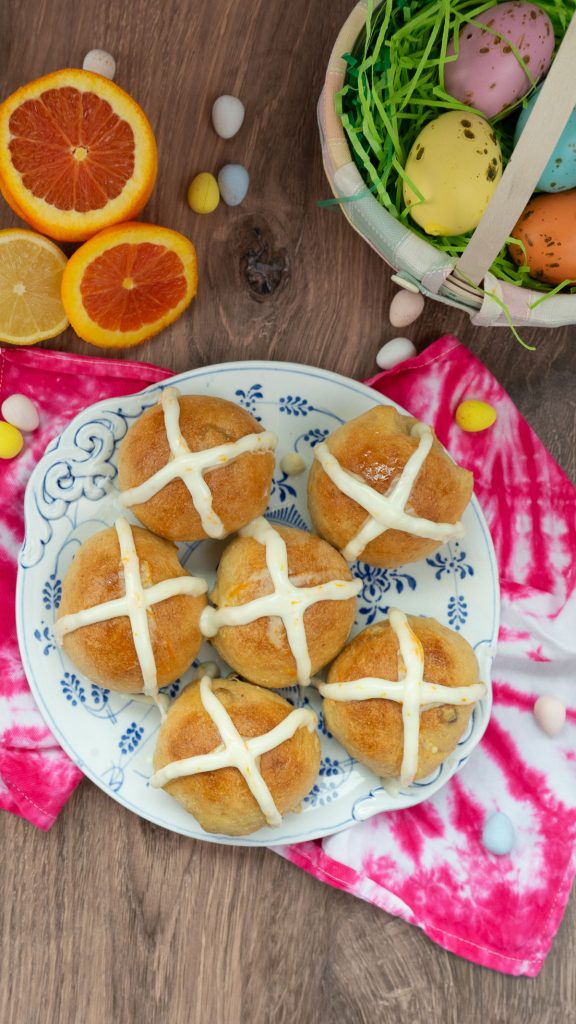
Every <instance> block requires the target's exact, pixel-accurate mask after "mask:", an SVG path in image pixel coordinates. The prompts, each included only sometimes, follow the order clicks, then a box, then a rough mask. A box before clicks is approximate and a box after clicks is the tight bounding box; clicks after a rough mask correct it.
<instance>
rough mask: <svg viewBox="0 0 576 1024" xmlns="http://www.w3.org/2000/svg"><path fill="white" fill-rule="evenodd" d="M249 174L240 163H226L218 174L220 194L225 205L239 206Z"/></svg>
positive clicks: (245, 190)
mask: <svg viewBox="0 0 576 1024" xmlns="http://www.w3.org/2000/svg"><path fill="white" fill-rule="evenodd" d="M249 184H250V175H249V174H248V171H247V170H246V168H245V167H243V166H242V164H226V166H225V167H223V168H222V170H221V171H220V173H219V175H218V185H219V186H220V195H221V196H222V199H223V200H224V202H225V203H226V205H227V206H239V205H240V203H241V202H242V201H243V200H244V199H245V198H246V193H247V191H248V185H249Z"/></svg>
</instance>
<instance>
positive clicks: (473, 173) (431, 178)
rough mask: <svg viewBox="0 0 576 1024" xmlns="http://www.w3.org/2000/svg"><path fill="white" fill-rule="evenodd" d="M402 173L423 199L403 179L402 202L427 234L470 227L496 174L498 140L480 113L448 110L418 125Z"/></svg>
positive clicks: (499, 172) (477, 219)
mask: <svg viewBox="0 0 576 1024" xmlns="http://www.w3.org/2000/svg"><path fill="white" fill-rule="evenodd" d="M406 174H407V176H408V178H409V179H410V181H411V182H412V183H413V184H414V185H415V187H416V188H417V189H418V190H419V191H420V193H421V194H422V195H423V196H424V202H421V201H420V200H419V199H418V196H417V195H416V193H415V192H414V191H413V189H412V188H410V186H409V185H408V184H407V183H406V182H405V183H404V202H405V203H406V205H407V206H408V207H410V216H411V217H412V218H413V219H414V220H415V221H416V223H417V224H419V225H420V227H421V228H423V229H424V231H426V233H427V234H429V235H462V234H465V232H467V231H473V229H474V228H475V227H476V225H477V224H478V223H479V222H480V220H481V219H482V215H483V213H484V210H485V209H486V207H487V206H488V203H489V202H490V199H491V198H492V194H493V192H494V189H495V188H496V185H497V184H498V182H499V180H500V178H501V177H502V154H501V152H500V146H499V144H498V139H497V138H496V136H495V134H494V132H493V131H492V128H491V127H490V125H489V124H488V122H487V121H485V120H484V118H483V117H480V116H479V115H478V114H467V113H466V112H465V111H464V112H462V111H461V110H451V111H449V112H448V113H447V114H442V115H441V116H440V117H437V118H436V119H435V120H434V121H431V122H430V124H427V125H426V126H425V127H424V128H423V129H422V131H421V132H420V134H419V136H418V138H417V139H416V142H415V143H414V145H413V146H412V149H411V150H410V154H409V156H408V160H407V161H406Z"/></svg>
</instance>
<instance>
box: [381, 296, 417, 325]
mask: <svg viewBox="0 0 576 1024" xmlns="http://www.w3.org/2000/svg"><path fill="white" fill-rule="evenodd" d="M423 309H424V296H423V295H420V293H418V295H414V294H413V293H412V292H409V291H401V292H396V295H395V296H394V297H393V299H392V302H391V303H390V312H389V314H388V315H389V317H390V323H391V324H392V326H393V327H408V324H412V323H414V321H415V320H417V319H418V317H419V316H420V315H421V314H422V310H423Z"/></svg>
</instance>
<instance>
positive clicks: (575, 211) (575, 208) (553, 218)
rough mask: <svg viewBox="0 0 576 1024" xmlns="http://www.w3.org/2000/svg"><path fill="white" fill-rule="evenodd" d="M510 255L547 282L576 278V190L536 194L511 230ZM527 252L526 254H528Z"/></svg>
mask: <svg viewBox="0 0 576 1024" xmlns="http://www.w3.org/2000/svg"><path fill="white" fill-rule="evenodd" d="M512 237H513V238H518V239H519V240H520V241H521V242H522V243H523V246H524V251H523V250H522V249H521V248H520V247H519V246H517V245H514V244H513V243H512V244H511V245H509V247H508V250H509V252H510V256H511V257H512V259H513V260H514V262H515V263H516V264H518V266H519V267H522V266H524V265H525V264H527V265H528V268H529V272H530V276H531V277H534V278H535V279H536V280H537V281H545V282H546V283H547V284H561V283H562V282H563V281H576V189H570V191H568V192H555V193H553V194H546V193H540V194H539V195H537V196H533V197H532V199H531V200H530V202H529V203H528V206H527V207H526V209H525V210H524V213H523V214H522V216H521V217H520V219H519V221H518V223H517V224H516V226H515V228H514V229H513V231H512ZM525 254H526V255H525Z"/></svg>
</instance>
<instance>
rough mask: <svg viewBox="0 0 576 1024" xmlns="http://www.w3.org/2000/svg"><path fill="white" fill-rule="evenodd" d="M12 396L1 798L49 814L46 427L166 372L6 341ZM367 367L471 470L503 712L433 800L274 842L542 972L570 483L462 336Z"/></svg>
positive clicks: (40, 819) (563, 829)
mask: <svg viewBox="0 0 576 1024" xmlns="http://www.w3.org/2000/svg"><path fill="white" fill-rule="evenodd" d="M0 360H1V370H0V374H1V375H0V399H2V398H4V397H5V396H6V395H7V394H9V393H12V392H14V391H23V392H25V393H28V394H30V395H31V397H33V398H34V399H35V400H36V401H37V402H38V404H39V405H40V408H41V412H42V425H41V430H40V432H39V433H38V434H37V435H35V436H34V437H33V439H32V441H31V444H30V447H29V448H28V450H27V451H26V453H25V454H24V455H23V456H20V457H19V458H18V459H17V460H15V461H14V462H13V463H5V464H4V466H3V468H2V469H1V470H0V494H2V498H3V504H2V510H1V512H0V529H1V544H2V559H3V562H4V564H5V566H6V570H7V571H6V572H4V571H3V573H2V580H1V583H0V610H1V611H2V617H3V622H4V623H5V629H4V637H3V644H2V651H1V653H0V658H1V661H0V668H1V669H2V672H1V675H0V807H3V808H4V809H6V810H10V811H13V812H15V813H17V814H20V815H22V816H23V817H25V818H27V819H28V820H30V821H32V822H33V823H34V824H36V825H39V826H40V827H41V828H49V827H50V825H51V824H52V822H53V821H54V818H55V816H56V814H57V813H58V811H59V809H60V807H61V806H62V805H63V804H64V802H65V801H66V799H67V797H68V796H69V795H70V793H71V792H72V790H73V789H74V787H75V785H76V784H77V782H78V781H79V778H80V775H79V773H78V771H77V769H76V768H75V767H74V766H72V765H71V764H70V762H68V760H67V758H66V757H65V755H64V754H63V753H62V752H61V751H60V750H59V749H58V748H57V747H55V745H54V741H53V739H52V737H51V736H50V734H49V732H48V730H47V729H46V727H45V726H44V724H43V722H42V719H41V718H40V716H39V714H38V711H37V710H36V708H35V707H34V705H33V702H32V699H31V696H30V693H29V691H28V687H27V684H26V681H25V679H24V676H23V673H22V669H21V666H20V662H19V658H18V648H17V644H16V636H15V629H14V613H13V593H14V582H15V574H16V553H17V550H18V546H19V544H20V542H21V538H22V523H21V516H22V496H23V490H24V487H25V483H26V479H27V477H28V475H29V473H30V471H31V469H32V467H33V465H34V463H35V461H36V459H37V458H38V457H39V455H40V454H41V452H42V450H43V448H44V447H45V445H46V443H47V442H48V440H49V439H50V438H51V437H53V436H54V435H55V434H56V433H58V432H59V431H60V430H61V429H62V427H63V426H64V424H65V423H66V422H67V421H68V420H69V419H70V418H71V417H72V416H73V415H75V414H76V413H77V412H78V411H79V410H80V409H82V408H84V407H85V406H86V405H88V404H90V403H92V402H95V401H98V400H99V399H101V398H104V397H107V396H109V395H116V394H126V393H128V392H130V391H135V390H138V389H139V388H141V387H143V386H145V385H146V384H148V383H151V382H153V381H155V380H159V379H161V378H163V377H165V376H168V374H167V373H166V371H163V370H158V369H156V368H155V367H150V366H145V365H143V364H137V363H126V362H117V363H116V362H112V361H110V360H100V359H82V358H81V357H71V356H66V355H62V354H59V353H54V352H50V353H45V352H41V351H35V352H31V351H17V352H14V351H12V350H11V351H9V352H6V351H5V350H4V351H2V350H0ZM368 383H370V384H372V385H373V386H375V387H377V388H378V390H380V391H382V392H383V393H384V394H386V395H388V396H389V397H390V398H393V399H395V400H396V401H398V402H399V403H400V404H402V405H404V406H406V408H408V409H409V410H410V411H411V412H412V413H413V414H414V415H416V416H420V417H422V418H423V419H425V420H427V421H428V422H430V423H432V424H433V425H434V426H435V429H436V431H437V433H438V436H439V437H440V438H441V440H442V441H443V442H444V443H445V444H446V445H447V447H448V448H449V449H450V451H451V452H452V453H453V454H454V456H455V457H456V458H457V459H458V461H459V462H461V463H462V464H464V465H466V466H468V467H469V468H470V469H472V470H473V471H474V472H475V476H476V493H477V495H478V497H479V499H480V502H481V504H482V505H483V507H484V511H485V513H486V516H487V518H488V521H489V524H490V527H491V529H492V535H493V537H494V543H495V546H496V552H497V555H498V559H499V563H500V570H501V577H502V578H501V586H502V629H501V632H500V643H499V649H498V657H497V659H496V662H495V667H494V680H495V682H494V713H493V717H492V720H491V722H490V725H489V728H488V731H487V733H486V736H485V738H484V739H483V741H482V744H481V745H480V747H479V748H478V749H477V750H476V751H475V753H474V755H473V756H472V758H471V760H470V761H469V763H468V764H467V765H466V766H465V768H464V769H463V770H462V772H461V773H460V774H459V775H458V777H456V778H454V779H452V780H451V782H450V783H449V784H448V785H447V786H446V787H445V788H444V789H443V790H442V791H441V792H440V793H438V794H437V795H436V796H435V797H433V798H432V799H431V800H430V801H428V802H427V803H426V804H422V805H420V806H419V807H416V808H413V809H412V810H405V811H399V812H394V813H391V814H383V815H379V816H378V817H376V818H374V819H372V820H371V821H368V822H365V823H362V824H358V825H356V826H354V828H352V829H349V830H348V831H347V832H344V833H340V834H339V835H336V836H331V837H329V838H328V839H324V840H322V841H319V842H315V843H304V844H300V845H298V846H293V847H290V848H282V849H278V851H277V852H279V853H282V854H283V856H285V857H288V858H289V859H290V860H291V861H292V862H293V863H295V864H298V865H299V866H301V867H303V868H304V869H305V870H306V871H308V872H310V873H311V874H314V875H315V876H316V877H317V878H320V879H322V880H323V881H325V882H328V883H329V884H331V885H334V886H337V887H339V888H342V889H345V890H346V891H348V892H351V893H354V894H355V895H357V896H359V897H361V898H362V899H366V900H370V901H371V902H373V903H375V904H377V905H378V906H380V907H382V908H383V909H385V910H387V911H388V912H389V913H391V914H396V915H398V916H400V917H402V918H404V920H406V921H408V922H410V923H412V924H416V925H419V926H420V927H421V928H423V929H424V931H425V932H426V933H427V934H428V935H429V936H430V938H432V939H434V940H435V941H436V942H438V943H439V944H440V945H442V946H444V947H445V948H446V949H449V950H451V951H452V952H455V953H458V954H460V955H461V956H463V957H466V958H467V959H469V960H473V961H475V962H477V963H480V964H483V965H485V966H487V967H492V968H494V969H497V970H500V971H504V972H506V973H510V974H527V975H535V974H537V973H538V971H539V969H540V967H541V966H542V962H543V960H544V958H545V956H546V953H547V952H548V949H549V947H550V944H551V941H552V938H553V936H554V934H555V932H556V930H557V928H558V925H559V923H560V920H561V917H562V913H563V910H564V907H565V905H566V901H567V899H568V895H569V891H570V885H571V881H572V878H573V875H574V871H575V868H576V863H575V852H574V851H575V848H576V842H575V840H576V749H575V748H576V744H575V738H576V708H575V699H574V693H575V689H576V686H575V683H574V680H575V679H576V630H575V629H574V622H575V614H576V595H575V586H574V584H575V573H576V570H575V562H576V560H575V555H576V516H575V507H574V496H575V492H574V488H573V487H572V485H571V484H570V482H569V481H568V480H567V479H566V477H565V476H564V474H563V473H562V472H561V470H560V469H559V467H558V466H557V465H556V463H555V462H554V461H553V459H552V458H551V457H550V456H549V455H548V454H547V452H546V451H545V449H544V448H543V446H542V445H541V444H540V442H539V441H538V439H537V438H536V437H535V435H534V434H533V432H532V431H531V430H530V428H529V427H528V425H527V424H526V423H525V422H524V420H523V419H522V417H521V416H520V414H519V413H518V411H517V410H516V408H515V407H514V405H513V403H512V402H511V400H510V399H509V398H508V396H507V395H506V393H505V392H504V391H503V390H502V389H501V387H500V386H499V385H498V384H497V382H496V381H495V380H494V378H493V377H492V376H491V375H490V374H489V372H488V371H487V370H486V368H485V367H483V366H482V364H481V363H479V362H478V360H476V359H475V358H474V356H472V355H471V353H470V352H468V351H467V349H465V348H464V347H463V346H462V345H460V343H459V342H458V341H457V340H456V339H455V338H451V337H446V338H442V339H440V341H438V342H436V343H435V344H434V345H432V346H430V347H429V348H428V349H426V351H425V352H424V353H423V354H422V355H421V356H419V357H417V358H416V359H413V360H410V361H409V362H407V363H404V364H402V365H401V366H399V367H397V368H396V369H394V370H391V371H389V372H388V373H385V374H380V375H379V376H378V377H375V378H373V379H372V380H371V381H368ZM464 397H476V398H483V399H485V400H487V401H489V402H491V404H492V405H494V406H495V407H496V408H497V410H498V427H497V428H496V429H494V430H491V431H487V432H486V433H484V434H478V435H468V434H463V433H462V432H461V431H460V430H459V428H457V427H456V425H455V424H454V421H453V412H454V409H455V407H456V405H457V404H458V402H459V401H461V400H462V399H463V398H464ZM540 693H555V694H557V695H558V696H559V697H561V698H562V699H563V700H564V701H565V703H566V704H567V705H568V706H569V711H568V723H567V725H566V726H565V728H564V730H563V732H562V734H561V735H560V736H559V737H558V738H557V739H554V740H551V739H549V738H548V737H547V736H545V735H544V733H542V732H540V731H539V729H538V727H537V726H536V724H535V722H534V719H533V716H532V707H533V703H534V700H535V698H536V696H537V695H539V694H540ZM494 810H502V811H504V812H505V813H506V814H507V815H508V816H509V817H510V818H511V820H512V821H513V823H514V826H515V829H516V836H517V841H516V846H515V848H514V850H513V852H512V854H511V855H509V856H506V857H500V858H499V857H495V856H493V855H491V854H489V853H487V852H486V851H485V850H484V848H483V847H482V845H481V842H480V836H481V832H482V825H483V822H484V820H485V817H486V815H487V814H490V813H492V812H493V811H494Z"/></svg>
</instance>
